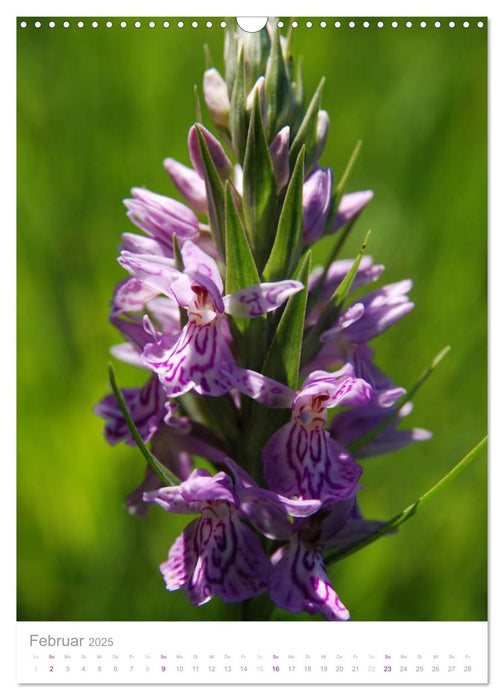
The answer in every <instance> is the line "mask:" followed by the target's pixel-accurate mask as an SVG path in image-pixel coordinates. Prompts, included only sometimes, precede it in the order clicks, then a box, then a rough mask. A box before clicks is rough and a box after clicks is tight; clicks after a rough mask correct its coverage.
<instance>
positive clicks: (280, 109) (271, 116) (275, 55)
mask: <svg viewBox="0 0 504 700" xmlns="http://www.w3.org/2000/svg"><path fill="white" fill-rule="evenodd" d="M264 90H265V99H266V113H267V115H268V124H269V140H270V141H271V140H272V138H273V137H274V135H275V134H276V133H277V131H278V130H279V128H280V127H281V126H282V125H283V124H282V120H283V118H284V116H285V114H286V113H287V111H288V109H289V77H288V74H287V67H286V65H285V61H284V57H283V53H282V47H281V45H280V33H279V31H278V27H277V25H276V23H275V24H274V25H273V36H272V39H271V53H270V56H269V59H268V64H267V66H266V75H265V84H264Z"/></svg>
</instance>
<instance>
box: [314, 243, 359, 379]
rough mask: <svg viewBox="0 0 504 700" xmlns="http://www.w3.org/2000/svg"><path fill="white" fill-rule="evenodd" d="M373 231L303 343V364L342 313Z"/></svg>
mask: <svg viewBox="0 0 504 700" xmlns="http://www.w3.org/2000/svg"><path fill="white" fill-rule="evenodd" d="M370 233H371V231H368V233H367V235H366V237H365V239H364V243H363V244H362V246H361V249H360V253H359V255H358V256H357V257H356V258H355V260H354V262H353V265H352V267H351V268H350V270H349V271H348V272H347V274H346V275H345V277H344V278H343V280H342V281H341V282H340V284H339V286H338V289H337V290H336V291H335V292H334V294H333V295H332V297H331V299H330V301H329V302H328V303H327V305H326V307H325V308H324V310H323V311H322V313H321V314H320V316H319V318H318V320H317V322H316V323H315V325H314V326H312V328H311V329H310V331H309V332H308V335H307V336H306V339H305V341H304V343H303V352H302V364H303V365H305V364H307V363H308V362H310V361H311V360H312V359H313V358H314V357H315V355H316V354H317V352H318V350H319V348H320V346H321V343H320V340H319V338H320V335H321V334H322V333H323V332H324V331H325V330H326V329H327V328H329V327H330V326H331V325H332V324H333V323H335V322H336V321H337V320H338V316H339V315H340V313H341V309H342V307H343V304H344V302H345V299H346V297H347V296H348V294H349V292H350V289H351V288H352V284H353V281H354V279H355V276H356V274H357V272H358V270H359V265H360V263H361V260H362V258H363V256H364V253H365V251H366V246H367V242H368V238H369V235H370Z"/></svg>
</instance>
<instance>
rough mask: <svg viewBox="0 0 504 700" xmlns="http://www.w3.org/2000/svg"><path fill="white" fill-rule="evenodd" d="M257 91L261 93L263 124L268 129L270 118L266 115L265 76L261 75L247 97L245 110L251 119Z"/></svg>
mask: <svg viewBox="0 0 504 700" xmlns="http://www.w3.org/2000/svg"><path fill="white" fill-rule="evenodd" d="M256 90H257V91H258V92H259V103H260V105H261V118H262V122H263V124H264V127H265V128H266V127H267V124H268V121H267V120H268V117H267V114H266V101H265V99H264V76H262V75H261V77H260V78H258V79H257V80H256V82H255V84H254V87H253V88H252V90H251V91H250V92H249V94H248V95H247V99H246V102H245V109H246V110H247V114H248V116H249V117H250V115H251V114H252V108H253V106H254V95H255V93H256Z"/></svg>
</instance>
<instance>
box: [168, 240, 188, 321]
mask: <svg viewBox="0 0 504 700" xmlns="http://www.w3.org/2000/svg"><path fill="white" fill-rule="evenodd" d="M172 243H173V258H174V260H175V267H176V268H177V270H178V271H179V272H183V271H184V261H183V259H182V253H181V250H180V245H179V242H178V237H177V234H176V233H174V234H173V236H172ZM179 316H180V327H181V328H183V327H184V326H185V325H186V323H187V321H188V320H189V318H188V315H187V309H185V308H184V307H183V306H179Z"/></svg>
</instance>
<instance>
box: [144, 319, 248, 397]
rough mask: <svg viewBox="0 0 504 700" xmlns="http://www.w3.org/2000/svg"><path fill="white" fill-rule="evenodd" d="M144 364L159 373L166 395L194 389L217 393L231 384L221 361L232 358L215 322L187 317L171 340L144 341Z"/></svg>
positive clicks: (229, 361) (227, 362)
mask: <svg viewBox="0 0 504 700" xmlns="http://www.w3.org/2000/svg"><path fill="white" fill-rule="evenodd" d="M142 359H143V361H144V363H145V365H146V366H147V367H148V368H149V369H151V370H152V371H153V372H156V373H157V374H158V375H159V379H160V382H161V384H162V385H163V388H164V390H165V392H166V394H167V396H173V397H174V396H180V395H181V394H185V393H186V392H187V391H190V390H191V389H194V390H195V391H196V392H197V393H198V394H204V395H209V396H221V395H222V394H226V393H227V392H228V391H230V389H232V388H233V387H234V383H233V382H232V381H231V380H230V378H229V376H228V375H226V374H224V373H223V372H222V370H221V369H220V366H221V364H223V365H225V366H229V367H233V366H234V364H235V362H234V358H233V356H232V355H231V352H230V350H229V347H228V344H227V342H226V339H225V337H224V336H223V334H222V333H221V332H220V329H219V324H218V322H212V323H207V324H204V325H200V324H198V323H196V322H195V321H189V322H188V323H187V325H186V326H185V327H184V328H183V329H182V332H181V334H180V336H179V338H178V340H177V342H176V343H175V344H173V345H172V344H171V342H168V341H166V339H165V338H161V339H160V340H158V341H157V342H156V343H151V344H149V345H146V346H145V348H144V351H143V354H142Z"/></svg>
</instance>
